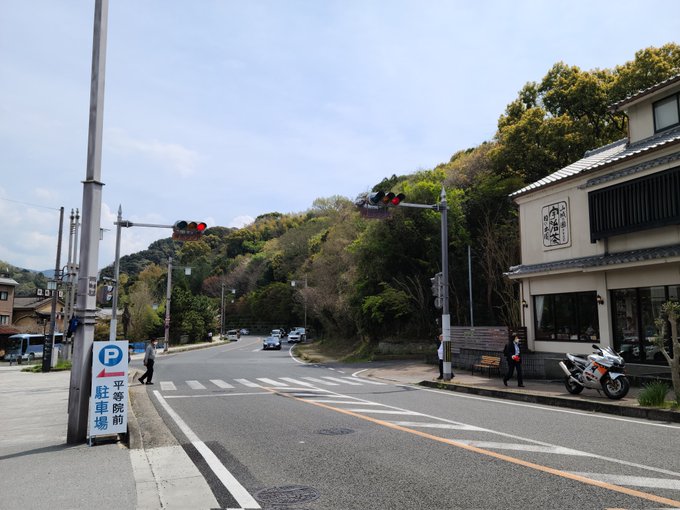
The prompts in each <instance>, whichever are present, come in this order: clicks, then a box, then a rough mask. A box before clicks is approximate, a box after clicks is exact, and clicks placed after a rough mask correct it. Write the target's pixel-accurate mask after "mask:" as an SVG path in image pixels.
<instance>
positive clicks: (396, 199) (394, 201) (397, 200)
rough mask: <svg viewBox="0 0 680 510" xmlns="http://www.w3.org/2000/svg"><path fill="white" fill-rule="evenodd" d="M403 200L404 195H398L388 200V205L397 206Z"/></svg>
mask: <svg viewBox="0 0 680 510" xmlns="http://www.w3.org/2000/svg"><path fill="white" fill-rule="evenodd" d="M405 198H406V195H404V194H403V193H398V194H397V195H395V196H393V197H392V199H391V200H390V205H399V204H401V203H402V202H403V201H404V199H405Z"/></svg>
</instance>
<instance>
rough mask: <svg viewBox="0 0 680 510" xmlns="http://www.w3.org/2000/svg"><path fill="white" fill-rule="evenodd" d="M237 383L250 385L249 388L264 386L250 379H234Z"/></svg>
mask: <svg viewBox="0 0 680 510" xmlns="http://www.w3.org/2000/svg"><path fill="white" fill-rule="evenodd" d="M234 380H235V381H236V382H237V383H240V384H242V385H243V386H248V388H262V386H261V385H259V384H255V383H254V382H251V381H249V380H248V379H234Z"/></svg>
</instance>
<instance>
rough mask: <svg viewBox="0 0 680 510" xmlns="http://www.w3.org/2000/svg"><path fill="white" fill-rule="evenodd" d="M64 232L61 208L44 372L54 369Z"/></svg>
mask: <svg viewBox="0 0 680 510" xmlns="http://www.w3.org/2000/svg"><path fill="white" fill-rule="evenodd" d="M63 230H64V208H63V207H60V208H59V237H58V238H57V262H56V264H55V266H54V289H52V309H51V310H50V339H49V341H47V342H45V346H44V349H43V359H42V371H43V372H49V371H50V369H51V368H52V352H53V351H54V331H55V329H56V327H57V299H58V297H59V285H58V282H59V279H60V274H59V273H60V272H61V271H60V269H61V234H62V232H63Z"/></svg>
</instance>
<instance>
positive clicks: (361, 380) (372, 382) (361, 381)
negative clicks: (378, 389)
mask: <svg viewBox="0 0 680 510" xmlns="http://www.w3.org/2000/svg"><path fill="white" fill-rule="evenodd" d="M340 379H349V380H350V381H355V382H360V383H364V384H375V385H376V386H387V383H384V382H378V381H371V380H369V379H358V378H356V377H341V378H340Z"/></svg>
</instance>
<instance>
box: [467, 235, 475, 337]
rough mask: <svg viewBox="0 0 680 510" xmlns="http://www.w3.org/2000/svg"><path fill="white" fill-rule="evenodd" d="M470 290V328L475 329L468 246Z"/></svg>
mask: <svg viewBox="0 0 680 510" xmlns="http://www.w3.org/2000/svg"><path fill="white" fill-rule="evenodd" d="M468 288H469V289H470V327H471V328H474V327H475V316H474V311H473V309H472V308H473V305H472V255H471V253H470V245H469V244H468Z"/></svg>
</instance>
